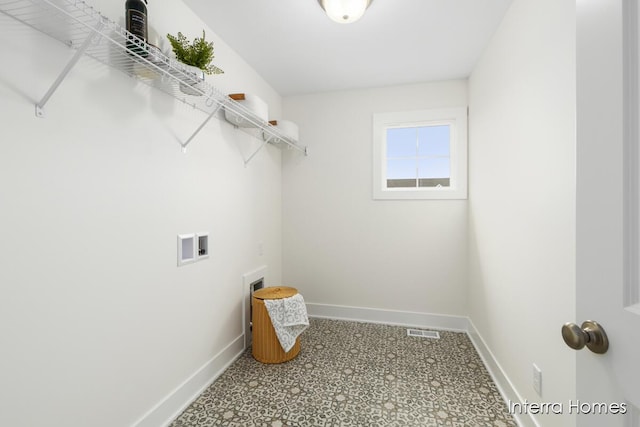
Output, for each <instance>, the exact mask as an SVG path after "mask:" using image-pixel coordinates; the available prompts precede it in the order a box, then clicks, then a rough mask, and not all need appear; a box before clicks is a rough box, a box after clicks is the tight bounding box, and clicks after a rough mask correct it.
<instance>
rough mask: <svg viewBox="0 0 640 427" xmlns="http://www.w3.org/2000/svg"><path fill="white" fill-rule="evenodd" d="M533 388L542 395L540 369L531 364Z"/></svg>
mask: <svg viewBox="0 0 640 427" xmlns="http://www.w3.org/2000/svg"><path fill="white" fill-rule="evenodd" d="M533 389H534V390H535V391H536V393H538V396H540V397H542V371H541V370H540V368H538V367H537V366H536V364H535V363H534V364H533Z"/></svg>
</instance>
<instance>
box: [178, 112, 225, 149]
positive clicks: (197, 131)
mask: <svg viewBox="0 0 640 427" xmlns="http://www.w3.org/2000/svg"><path fill="white" fill-rule="evenodd" d="M220 108H222V104H218V105H216V108H214V109H213V111H212V112H211V114H209V116H207V118H206V119H205V120H204V122H202V124H201V125H200V126H198V129H196V131H195V132H193V134H192V135H191V136H190V137H189V139H187V140H186V142H184V143H181V144H180V145H181V146H182V152H183V153H186V152H187V145H189V144H190V143H191V140H193V138H195V136H196V135H197V134H198V133H199V132H200V131H201V130H202V128H204V127H205V126H206V124H207V123H209V120H211V118H212V117H213V116H215V115H216V113H217V112H218V111H220Z"/></svg>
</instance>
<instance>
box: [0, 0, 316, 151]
mask: <svg viewBox="0 0 640 427" xmlns="http://www.w3.org/2000/svg"><path fill="white" fill-rule="evenodd" d="M0 12H2V13H3V14H5V15H7V16H10V17H12V18H14V19H16V20H18V21H20V22H22V23H24V24H25V25H28V26H30V27H32V28H34V29H36V30H38V31H40V32H42V33H45V34H47V35H49V36H51V37H52V38H54V39H56V40H58V41H60V42H62V43H64V44H66V45H69V46H71V47H72V48H74V49H76V54H75V55H74V58H72V59H71V60H70V61H69V63H68V64H67V67H66V68H65V69H64V70H63V72H62V73H61V75H60V76H59V77H58V79H57V80H56V82H54V84H53V85H52V87H51V89H49V92H47V94H45V96H44V97H43V99H42V100H41V101H40V102H39V103H38V105H37V106H36V112H37V115H38V116H41V117H42V116H44V111H43V107H44V104H46V102H47V101H48V99H49V97H50V96H51V95H52V94H53V92H55V90H56V88H57V87H58V85H59V84H60V83H61V82H62V81H63V80H64V78H65V77H66V74H67V73H68V72H69V70H70V69H71V68H72V67H73V65H75V63H76V61H77V60H78V59H79V58H80V57H81V56H83V55H87V56H89V57H91V58H93V59H95V60H97V61H99V62H101V63H103V64H105V65H107V66H109V67H113V68H116V69H118V70H120V71H122V72H124V73H126V74H128V75H130V76H134V77H135V78H136V79H137V80H139V81H141V82H143V83H145V84H146V85H148V86H151V87H153V88H156V89H158V90H160V91H162V92H165V93H167V94H169V95H170V96H172V97H174V98H176V99H178V100H180V101H182V102H184V103H186V104H188V105H191V106H193V107H194V108H195V109H198V110H200V111H202V112H204V113H205V114H207V115H208V117H207V118H206V120H205V121H204V123H202V125H201V126H200V127H199V128H198V129H197V130H196V131H195V132H194V133H193V135H191V137H190V138H189V139H188V140H187V141H186V142H184V143H181V145H182V147H183V149H186V146H187V145H188V144H189V143H190V142H191V140H192V139H193V138H194V137H195V136H196V134H197V133H198V132H199V131H200V130H201V129H202V128H203V127H204V125H206V123H207V122H208V121H209V120H210V119H211V118H212V117H213V116H215V115H216V114H217V113H218V111H219V110H220V109H222V108H224V109H227V110H229V111H231V112H233V113H235V114H236V115H238V116H240V117H242V118H243V119H245V120H246V121H247V122H249V123H251V124H252V125H253V126H254V127H255V128H257V129H258V132H259V135H256V136H257V137H259V138H262V139H263V140H264V141H265V144H266V143H272V144H278V143H282V144H285V145H287V146H289V147H291V148H294V149H296V150H299V151H302V152H303V153H305V154H307V149H306V147H303V146H300V145H298V144H297V143H296V141H294V140H292V139H291V138H290V137H289V136H287V135H285V134H283V133H282V132H280V130H279V129H277V128H276V127H275V126H272V125H270V124H269V123H268V122H265V121H263V120H262V119H261V118H260V117H258V116H256V115H255V114H254V113H253V112H252V111H251V110H249V109H248V108H246V107H245V106H244V105H242V104H241V103H239V102H237V101H234V100H232V99H231V98H229V97H228V96H227V95H226V94H224V93H222V92H220V91H219V90H218V89H216V88H215V87H213V86H212V85H210V84H209V83H207V82H201V81H198V80H197V79H196V78H195V75H194V74H192V73H191V72H190V71H189V70H188V68H187V67H186V66H185V65H184V64H182V63H181V62H179V61H177V60H175V59H173V58H169V57H168V56H166V55H164V53H162V52H160V50H159V49H156V48H154V47H153V46H150V45H148V44H146V43H145V42H144V41H143V40H141V39H139V38H138V37H136V36H135V35H133V34H131V33H129V32H128V31H127V30H126V29H124V28H122V26H120V25H118V24H117V23H115V22H113V21H112V20H110V19H108V18H107V17H105V16H103V15H102V14H100V12H98V11H97V10H96V9H94V8H93V7H92V6H90V5H89V4H87V3H86V2H84V1H82V0H0ZM181 85H182V86H188V87H189V88H190V89H192V90H193V91H195V92H196V93H198V94H200V96H189V95H185V94H184V93H183V92H182V90H180V87H181ZM263 146H264V144H263V145H262V146H261V147H260V149H261V148H262V147H263ZM260 149H258V151H259V150H260ZM255 154H257V151H256V152H254V153H253V154H252V155H251V156H250V157H249V159H248V160H245V163H248V161H249V160H251V158H253V156H255Z"/></svg>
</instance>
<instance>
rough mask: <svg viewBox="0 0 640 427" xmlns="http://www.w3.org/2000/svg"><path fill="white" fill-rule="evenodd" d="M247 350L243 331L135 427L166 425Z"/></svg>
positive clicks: (133, 426)
mask: <svg viewBox="0 0 640 427" xmlns="http://www.w3.org/2000/svg"><path fill="white" fill-rule="evenodd" d="M243 352H244V334H243V335H240V336H239V337H237V338H236V339H234V340H233V341H232V342H231V343H230V344H229V345H227V346H226V347H225V348H223V349H222V350H221V351H220V352H219V353H218V354H216V355H215V356H213V358H212V359H211V360H209V361H208V362H207V363H205V364H204V365H203V366H202V367H201V368H200V369H198V370H197V371H196V372H195V373H194V374H193V375H191V376H190V377H189V378H187V379H186V380H185V381H184V382H183V383H182V384H180V385H179V386H178V387H176V388H175V389H174V390H173V391H172V392H171V393H169V394H168V395H167V396H166V397H165V398H164V399H162V400H161V401H160V402H158V404H156V405H155V406H154V407H153V408H151V409H150V410H149V411H148V412H147V413H146V414H144V415H143V416H142V417H141V418H140V419H139V420H138V421H136V422H135V423H133V424H132V427H159V426H161V427H166V426H168V425H169V424H171V422H172V421H173V420H174V419H175V418H176V417H177V416H178V415H180V413H181V412H182V411H184V410H185V409H186V408H187V407H188V406H189V405H190V404H191V403H192V402H193V401H194V400H195V399H196V397H198V396H199V395H200V394H201V393H202V392H203V391H204V390H205V389H206V388H207V387H209V385H211V383H212V382H214V381H215V380H216V379H217V378H218V377H219V376H220V375H221V374H222V373H223V372H224V371H225V369H227V368H228V367H229V366H230V365H231V364H232V363H233V362H235V360H236V359H237V358H238V357H240V355H242V353H243Z"/></svg>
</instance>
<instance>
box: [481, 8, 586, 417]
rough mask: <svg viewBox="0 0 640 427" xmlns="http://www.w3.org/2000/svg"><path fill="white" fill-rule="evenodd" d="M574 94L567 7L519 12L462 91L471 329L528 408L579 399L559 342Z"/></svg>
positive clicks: (566, 303) (570, 248)
mask: <svg viewBox="0 0 640 427" xmlns="http://www.w3.org/2000/svg"><path fill="white" fill-rule="evenodd" d="M575 84H576V80H575V2H574V1H570V0H562V1H558V0H539V1H531V0H515V2H514V3H513V5H512V6H511V8H510V10H509V11H508V13H507V14H506V16H505V18H504V21H503V22H502V24H501V26H500V27H499V29H498V31H497V33H496V34H495V36H494V38H493V40H492V41H491V43H490V45H489V46H488V47H487V49H486V50H485V52H484V54H483V55H482V58H481V59H480V61H479V63H478V64H477V66H476V68H475V70H474V71H473V74H472V76H471V78H470V81H469V104H470V124H469V135H470V143H469V159H470V160H469V164H470V174H469V183H470V184H469V235H470V242H469V244H470V249H469V261H470V278H469V282H470V294H469V295H470V298H469V301H470V314H471V319H472V321H473V323H474V324H475V326H476V328H477V329H478V331H479V332H480V335H481V336H482V337H483V338H484V340H485V342H486V344H487V345H488V347H489V348H490V349H491V351H492V352H493V354H494V356H495V358H496V359H497V361H498V362H499V363H500V365H501V366H502V368H503V369H504V371H505V373H506V374H507V376H508V377H509V378H510V379H511V381H512V383H513V385H514V386H515V388H516V390H517V391H518V392H519V393H520V395H521V397H522V398H523V399H528V400H529V401H536V402H541V401H542V402H568V401H569V399H571V398H572V397H575V353H574V352H573V351H571V350H569V349H568V348H567V347H566V346H565V344H564V343H563V341H562V338H561V336H560V327H561V326H562V324H563V323H565V322H567V321H573V320H574V318H575V300H574V297H575V295H574V290H575V230H574V229H575V206H574V205H575V196H576V195H575V173H576V166H575ZM533 363H535V364H537V365H538V367H540V368H541V369H542V374H543V381H542V383H543V386H542V387H543V390H542V397H539V396H537V395H536V394H535V392H534V390H533V387H532V364H533ZM539 422H540V424H541V425H544V426H567V425H571V424H572V423H573V422H574V421H573V420H570V419H567V417H560V416H557V415H551V416H548V417H540V419H539Z"/></svg>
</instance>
